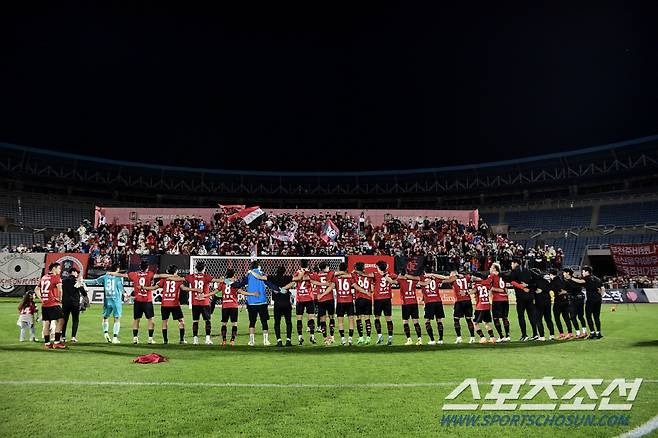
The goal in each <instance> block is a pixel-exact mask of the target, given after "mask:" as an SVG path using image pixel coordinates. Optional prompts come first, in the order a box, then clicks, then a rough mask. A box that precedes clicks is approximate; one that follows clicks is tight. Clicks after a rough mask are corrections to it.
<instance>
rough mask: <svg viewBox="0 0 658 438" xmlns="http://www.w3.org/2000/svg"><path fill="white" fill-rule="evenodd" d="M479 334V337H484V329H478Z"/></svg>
mask: <svg viewBox="0 0 658 438" xmlns="http://www.w3.org/2000/svg"><path fill="white" fill-rule="evenodd" d="M477 334H478V336H479V337H481V338H484V333H482V329H478V330H477Z"/></svg>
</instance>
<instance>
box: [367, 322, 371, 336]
mask: <svg viewBox="0 0 658 438" xmlns="http://www.w3.org/2000/svg"><path fill="white" fill-rule="evenodd" d="M371 333H372V323H371V322H370V318H368V319H366V336H370V334H371Z"/></svg>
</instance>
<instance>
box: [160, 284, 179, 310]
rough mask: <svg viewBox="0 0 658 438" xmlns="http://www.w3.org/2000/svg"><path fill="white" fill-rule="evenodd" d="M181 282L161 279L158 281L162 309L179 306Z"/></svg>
mask: <svg viewBox="0 0 658 438" xmlns="http://www.w3.org/2000/svg"><path fill="white" fill-rule="evenodd" d="M182 284H183V281H182V280H178V281H176V280H169V279H167V278H163V279H161V280H160V281H158V287H159V288H160V289H162V307H178V306H180V287H181V286H182Z"/></svg>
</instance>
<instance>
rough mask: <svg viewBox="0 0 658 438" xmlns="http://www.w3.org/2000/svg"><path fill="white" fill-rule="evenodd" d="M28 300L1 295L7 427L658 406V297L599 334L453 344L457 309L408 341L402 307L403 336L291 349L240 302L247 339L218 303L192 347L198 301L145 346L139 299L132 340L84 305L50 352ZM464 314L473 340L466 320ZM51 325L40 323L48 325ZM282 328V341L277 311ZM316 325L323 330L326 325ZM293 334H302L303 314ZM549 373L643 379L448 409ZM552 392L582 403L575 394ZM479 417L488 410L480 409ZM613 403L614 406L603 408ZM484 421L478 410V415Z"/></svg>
mask: <svg viewBox="0 0 658 438" xmlns="http://www.w3.org/2000/svg"><path fill="white" fill-rule="evenodd" d="M17 305H18V301H17V300H13V299H4V300H3V301H0V369H1V370H2V375H1V376H0V391H1V392H2V397H0V414H1V417H2V421H0V436H2V437H10V436H26V435H30V436H73V435H77V436H110V435H115V436H140V437H143V436H170V435H180V436H206V435H216V436H249V437H253V436H267V437H272V436H286V437H290V436H300V437H314V436H357V435H358V436H403V435H406V436H438V435H447V436H464V437H470V436H478V437H482V436H515V437H527V436H529V435H532V436H533V437H549V436H556V435H559V436H563V435H566V434H570V435H571V436H573V437H581V436H592V437H605V436H617V435H619V434H622V433H624V432H626V431H629V430H632V429H635V428H637V427H639V426H641V425H643V424H644V423H646V422H648V421H649V420H651V419H652V418H653V417H654V416H656V415H657V414H658V306H654V305H638V306H637V308H634V307H633V306H626V305H621V306H619V308H618V309H617V311H616V312H611V311H610V308H609V307H608V306H604V309H603V311H602V322H603V334H604V336H605V337H604V338H603V339H601V340H592V341H590V340H582V341H567V342H557V341H554V342H548V341H547V342H544V343H539V342H527V343H520V342H512V343H510V344H498V345H468V344H463V345H454V344H453V341H454V338H455V334H454V329H453V325H452V320H451V319H448V320H447V321H446V323H445V325H446V329H445V341H446V344H445V345H442V346H428V345H423V346H408V347H407V346H403V345H402V344H403V342H404V337H403V332H402V323H401V319H400V313H399V310H398V309H396V313H395V314H394V323H395V340H394V345H393V346H391V347H387V346H378V345H368V346H356V345H355V346H352V347H341V346H340V345H337V344H334V345H333V346H329V347H326V346H323V345H315V346H312V345H309V344H308V333H307V332H306V330H304V336H305V338H306V340H307V342H306V343H305V345H304V346H303V347H298V346H295V347H288V348H278V347H275V346H271V347H263V346H262V336H260V324H258V326H257V337H256V340H257V344H258V346H256V347H248V346H247V345H246V343H247V340H248V339H247V338H248V334H247V318H246V316H247V315H246V312H241V313H240V329H239V333H238V345H237V346H235V347H233V348H229V347H226V348H222V347H220V346H219V345H218V344H219V342H220V338H219V337H218V336H216V335H218V334H219V328H220V324H219V315H218V312H215V314H214V315H213V330H212V331H213V341H214V342H215V345H212V346H206V345H198V346H194V345H191V340H192V339H191V325H192V324H191V320H190V319H189V318H190V313H189V310H188V309H185V311H186V320H187V323H188V327H187V339H188V342H190V344H188V345H178V344H177V343H174V344H170V345H162V344H161V342H162V335H161V332H160V328H161V325H160V321H159V320H157V318H156V321H157V322H156V335H155V338H156V341H157V342H158V344H157V345H146V344H145V341H146V321H145V320H142V327H141V331H140V339H141V341H142V344H139V345H133V344H132V342H131V340H132V333H131V327H130V325H131V317H132V307H131V306H124V320H123V321H122V327H121V340H122V344H120V345H111V344H107V343H105V342H103V337H102V333H101V329H100V311H101V306H99V305H93V306H92V307H91V308H90V309H89V310H88V311H87V312H85V313H83V314H82V315H81V322H80V330H79V333H78V338H79V340H80V342H79V343H78V344H70V348H69V349H68V350H58V351H43V350H42V348H41V347H42V344H41V343H38V344H36V343H29V342H25V343H19V342H18V334H19V329H18V327H17V326H16V319H17V310H16V307H17ZM451 312H452V308H451V307H450V306H447V307H446V313H447V314H448V315H451ZM156 315H159V308H158V309H156ZM510 319H511V322H512V339H513V340H516V339H518V337H519V331H518V329H517V322H516V314H515V309H514V308H512V309H511V318H510ZM421 325H422V327H423V335H424V341H425V342H427V337H426V335H425V333H424V332H425V329H424V325H423V324H422V323H421ZM201 326H202V327H201V332H202V333H203V324H201ZM462 326H463V328H462V329H463V332H464V333H465V334H466V336H465V339H466V340H468V331H467V330H466V327H465V323H464V322H463V320H462ZM384 327H385V326H384ZM110 329H111V324H110ZM373 330H374V324H373ZM40 331H41V325H38V332H39V335H38V336H39V337H41V335H40ZM169 331H170V335H169V338H170V340H172V339H173V340H174V341H177V339H178V330H177V325H176V324H175V323H174V324H171V322H170V330H169ZM435 332H436V327H435ZM229 333H230V330H229ZM270 333H271V338H270V339H271V340H272V341H273V343H274V342H275V339H274V330H273V322H272V320H270ZM412 333H413V328H412ZM336 336H337V337H338V331H337V330H336ZM317 337H318V339H321V335H317ZM201 338H202V340H203V337H201ZM293 338H295V340H296V333H295V328H294V322H293ZM355 339H356V336H355ZM414 339H415V336H414ZM295 343H296V342H295ZM320 343H321V342H320ZM151 352H157V353H160V354H163V355H164V356H166V357H167V358H168V359H169V361H168V362H167V363H162V364H150V365H138V364H133V363H131V361H132V359H133V358H135V357H136V356H138V355H141V354H146V353H151ZM546 376H552V377H555V378H556V379H567V380H568V379H573V378H581V379H603V383H602V384H601V385H600V386H596V387H595V389H596V394H597V395H598V397H599V398H600V397H601V393H602V392H603V390H604V389H605V388H606V387H607V386H608V385H609V384H610V382H611V381H612V380H613V379H616V378H624V379H626V380H627V381H630V380H632V379H634V378H642V379H643V382H642V385H641V388H640V389H639V391H638V393H637V398H636V399H635V400H634V401H632V402H628V401H626V399H625V398H624V397H620V396H619V395H618V394H617V391H615V392H614V393H613V394H612V395H611V396H610V397H611V401H610V403H632V408H631V409H630V410H628V411H623V412H621V411H601V410H594V411H559V410H557V409H555V410H545V411H522V410H519V409H515V410H513V411H491V410H490V411H484V410H482V409H481V408H480V407H478V409H477V410H476V411H466V410H463V411H459V410H457V411H444V410H442V406H443V405H444V403H463V404H468V403H471V404H472V403H478V404H479V405H480V406H481V405H482V404H483V403H493V402H494V400H485V399H484V398H485V394H486V393H487V392H489V391H490V390H491V388H492V385H491V384H490V382H491V380H492V379H528V380H529V379H540V378H542V377H546ZM467 378H476V379H477V381H478V384H479V389H480V392H481V395H482V399H481V400H474V399H473V396H472V395H471V390H470V389H467V390H466V391H465V392H464V393H462V394H461V395H459V396H458V397H457V398H455V399H454V400H445V397H446V396H447V395H448V394H450V393H451V392H452V391H453V390H454V389H455V388H456V387H457V386H458V385H459V384H460V383H461V382H462V381H464V379H467ZM570 388H571V386H567V385H566V383H565V385H564V386H563V387H557V388H556V389H557V393H558V394H559V396H560V397H561V396H563V395H564V394H565V392H567V390H568V389H570ZM530 389H531V386H529V385H528V384H524V385H523V386H522V387H521V394H522V395H524V394H526V393H527V392H528V391H529V390H530ZM507 390H508V389H505V391H507ZM578 396H581V397H584V401H583V403H589V402H591V403H598V402H599V400H598V399H596V400H590V397H588V395H587V393H586V392H585V391H582V392H581V393H579V394H578ZM513 402H518V403H522V402H525V401H523V400H518V401H513ZM552 402H553V403H555V402H557V403H558V404H559V403H567V402H568V403H573V402H574V399H573V398H572V399H571V400H567V401H561V400H553V401H552ZM506 403H510V401H509V400H508V401H507V402H506ZM532 403H536V404H538V403H551V400H549V397H548V395H547V393H546V392H540V393H539V394H538V395H537V396H536V397H534V398H533V399H532ZM597 407H598V404H597ZM460 415H461V416H462V417H460ZM467 415H469V416H470V415H473V416H474V417H466V416H467ZM477 415H480V417H477V418H476V417H475V416H477ZM487 415H488V416H489V417H487V418H488V420H485V416H487ZM513 415H517V416H519V417H523V416H524V415H526V416H527V415H535V416H537V415H545V416H547V417H548V416H552V415H563V416H568V415H590V416H595V417H596V420H594V421H597V422H598V421H603V423H606V422H608V421H609V419H610V418H615V420H614V421H613V423H614V422H619V421H621V422H622V423H624V424H622V425H607V424H603V425H598V424H592V425H578V426H567V425H566V424H561V425H558V424H557V423H560V420H555V421H556V422H557V423H556V424H552V425H551V424H541V425H537V424H528V423H527V421H529V420H528V419H527V418H526V423H524V424H523V425H521V424H520V423H519V422H517V423H516V424H512V423H510V421H512V419H511V417H512V416H513ZM604 415H607V416H608V417H605V419H604V420H601V418H602V417H603V416H604ZM495 416H496V417H497V418H496V417H495ZM621 416H626V420H619V418H621ZM460 418H461V419H460ZM465 418H467V420H465V422H464V423H463V424H459V422H460V421H463V420H464V419H465ZM494 418H496V419H495V421H494ZM535 418H536V417H535ZM517 420H518V419H517ZM563 420H564V418H563ZM474 421H477V425H475V426H474V425H473V424H472V422H474ZM469 422H471V423H470V424H467V423H469ZM485 423H486V424H485ZM491 423H494V424H491ZM501 423H504V425H501ZM652 433H653V434H655V433H656V432H655V431H654V432H652Z"/></svg>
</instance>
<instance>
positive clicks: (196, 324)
mask: <svg viewBox="0 0 658 438" xmlns="http://www.w3.org/2000/svg"><path fill="white" fill-rule="evenodd" d="M192 335H193V336H194V337H195V338H196V337H197V336H199V321H194V322H193V323H192Z"/></svg>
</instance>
